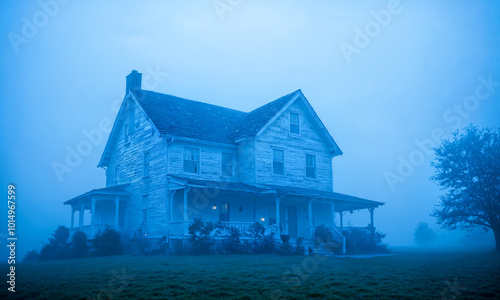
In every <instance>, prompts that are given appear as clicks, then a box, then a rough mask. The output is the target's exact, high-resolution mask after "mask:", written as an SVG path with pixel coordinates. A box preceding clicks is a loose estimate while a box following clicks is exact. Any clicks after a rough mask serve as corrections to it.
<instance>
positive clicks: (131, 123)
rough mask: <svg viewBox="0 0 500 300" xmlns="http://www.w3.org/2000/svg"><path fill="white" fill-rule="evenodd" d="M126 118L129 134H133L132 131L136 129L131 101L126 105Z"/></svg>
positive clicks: (133, 106)
mask: <svg viewBox="0 0 500 300" xmlns="http://www.w3.org/2000/svg"><path fill="white" fill-rule="evenodd" d="M127 117H128V127H129V133H134V129H135V127H136V122H135V105H134V104H133V103H132V101H130V102H129V103H128V111H127Z"/></svg>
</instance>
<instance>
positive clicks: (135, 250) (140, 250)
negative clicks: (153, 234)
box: [130, 230, 151, 255]
mask: <svg viewBox="0 0 500 300" xmlns="http://www.w3.org/2000/svg"><path fill="white" fill-rule="evenodd" d="M130 246H131V251H132V255H139V254H143V255H145V254H149V253H150V252H151V244H150V241H149V240H148V239H147V238H146V237H144V234H143V233H142V231H141V230H138V231H137V232H136V233H134V237H133V238H132V239H130Z"/></svg>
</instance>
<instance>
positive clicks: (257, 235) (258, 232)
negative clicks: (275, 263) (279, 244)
mask: <svg viewBox="0 0 500 300" xmlns="http://www.w3.org/2000/svg"><path fill="white" fill-rule="evenodd" d="M249 231H250V240H251V242H250V246H251V249H252V250H253V252H255V253H259V254H264V253H273V252H275V251H276V244H275V241H274V235H273V234H268V235H265V232H266V229H265V228H264V225H262V224H261V223H259V222H256V223H254V224H252V225H251V226H250V228H249Z"/></svg>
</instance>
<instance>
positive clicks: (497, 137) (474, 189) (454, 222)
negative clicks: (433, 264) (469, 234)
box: [431, 125, 500, 251]
mask: <svg viewBox="0 0 500 300" xmlns="http://www.w3.org/2000/svg"><path fill="white" fill-rule="evenodd" d="M434 151H435V153H436V158H435V160H434V161H433V162H432V163H431V165H432V166H433V167H434V168H435V169H436V173H435V175H434V176H433V177H431V179H432V180H434V181H436V182H437V183H438V184H439V185H440V186H441V188H442V189H444V190H446V191H447V193H446V194H445V195H443V196H441V201H440V203H439V204H438V205H436V207H435V208H434V211H433V213H432V216H434V217H435V218H436V219H437V221H438V223H439V224H441V226H442V227H443V228H447V229H470V228H473V227H482V228H484V229H485V230H488V229H491V230H492V231H493V234H494V236H495V242H496V250H497V251H500V130H499V129H497V130H494V129H491V128H484V129H478V128H477V127H476V126H473V125H469V126H468V127H466V128H464V129H463V132H460V131H457V132H455V133H453V139H452V140H449V139H444V140H443V143H442V145H441V146H439V147H437V148H435V149H434Z"/></svg>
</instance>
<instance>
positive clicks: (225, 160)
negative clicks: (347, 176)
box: [64, 71, 383, 242]
mask: <svg viewBox="0 0 500 300" xmlns="http://www.w3.org/2000/svg"><path fill="white" fill-rule="evenodd" d="M141 80H142V74H141V73H138V72H137V71H132V72H131V73H130V74H129V75H128V76H127V78H126V96H125V98H124V100H123V103H122V105H121V108H120V110H119V112H118V115H117V117H116V120H115V122H114V125H113V129H112V131H111V133H110V136H109V139H108V142H107V144H106V147H105V150H104V153H103V154H102V157H101V160H100V162H99V165H98V166H99V167H101V168H103V169H104V170H106V187H105V188H101V189H95V190H92V191H89V192H87V193H85V194H83V195H80V196H77V197H75V198H73V199H71V200H68V201H66V202H65V203H64V204H66V205H69V206H71V228H72V230H77V229H79V230H82V231H84V232H85V233H86V234H87V236H89V237H92V236H94V235H95V234H96V233H97V232H98V231H99V230H102V229H104V228H107V227H111V228H114V229H116V230H118V231H121V232H124V233H126V234H128V235H130V236H132V235H134V234H137V233H140V234H141V235H144V236H147V237H148V238H152V239H163V240H167V241H169V242H170V241H172V240H175V239H185V238H186V237H187V227H188V225H189V223H190V222H191V221H192V220H193V219H194V218H203V219H204V220H211V221H220V222H221V224H222V225H223V226H224V228H229V227H230V226H235V227H238V228H239V229H240V231H241V232H242V235H243V236H244V235H245V231H246V229H247V228H248V227H249V226H250V225H251V224H253V223H254V222H261V223H262V224H263V225H264V226H265V228H266V230H267V232H268V233H274V234H275V236H276V238H277V239H278V240H279V237H280V236H282V235H288V236H289V237H290V240H291V241H294V240H295V239H296V238H298V237H303V238H305V239H311V238H312V237H313V233H314V228H315V227H317V226H319V225H321V224H324V225H326V226H328V227H329V228H330V229H331V231H332V232H334V234H336V235H338V236H340V237H341V236H342V235H341V233H340V232H341V230H340V231H339V227H340V228H342V227H343V220H342V219H343V215H344V213H345V212H348V211H350V212H352V211H354V210H362V209H368V210H369V211H370V213H371V224H372V225H373V211H374V209H375V208H376V207H378V206H381V205H383V203H381V202H375V201H370V200H366V199H361V198H357V197H353V196H348V195H344V194H340V193H336V192H334V191H333V178H332V158H333V157H335V156H337V155H341V154H342V151H341V150H340V148H339V146H338V145H337V143H336V142H335V141H334V139H333V138H332V136H331V135H330V133H329V132H328V130H327V129H326V127H325V126H324V124H323V123H322V122H321V120H320V119H319V117H318V116H317V114H316V113H315V112H314V109H313V108H312V106H311V104H310V103H309V101H308V100H307V99H306V98H305V96H304V94H303V93H302V92H301V91H300V90H297V91H295V92H293V93H290V94H288V95H285V96H283V97H281V98H279V99H277V100H275V101H272V102H270V103H268V104H266V105H264V106H261V107H259V108H257V109H255V110H253V111H251V112H249V113H245V112H242V111H238V110H233V109H229V108H225V107H220V106H215V105H211V104H207V103H203V102H197V101H192V100H186V99H182V98H178V97H175V96H171V95H165V94H160V93H155V92H152V91H146V90H142V89H141ZM89 212H90V217H89ZM75 215H78V217H77V219H78V224H75ZM336 215H338V216H339V219H340V220H339V221H338V222H336V220H335V217H336ZM337 223H338V224H337Z"/></svg>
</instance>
